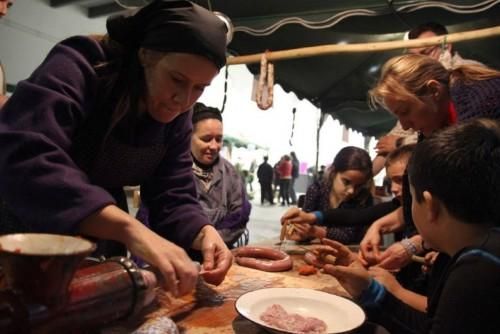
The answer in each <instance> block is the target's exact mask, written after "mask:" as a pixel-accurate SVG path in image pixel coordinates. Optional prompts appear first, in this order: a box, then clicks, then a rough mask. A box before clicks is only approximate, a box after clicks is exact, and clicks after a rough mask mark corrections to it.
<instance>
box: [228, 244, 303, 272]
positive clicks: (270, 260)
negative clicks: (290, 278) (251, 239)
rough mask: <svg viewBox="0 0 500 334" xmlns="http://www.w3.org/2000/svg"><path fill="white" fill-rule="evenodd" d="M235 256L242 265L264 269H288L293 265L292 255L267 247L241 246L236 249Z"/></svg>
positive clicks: (270, 270)
mask: <svg viewBox="0 0 500 334" xmlns="http://www.w3.org/2000/svg"><path fill="white" fill-rule="evenodd" d="M235 258H236V263H238V264H239V265H240V266H243V267H249V268H253V269H258V270H262V271H269V272H277V271H286V270H290V269H292V267H293V261H292V258H291V257H290V255H288V254H286V253H284V252H282V251H279V250H276V249H272V248H267V247H248V246H247V247H240V248H238V249H236V253H235Z"/></svg>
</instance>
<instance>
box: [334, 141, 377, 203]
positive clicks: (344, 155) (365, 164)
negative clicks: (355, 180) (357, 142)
mask: <svg viewBox="0 0 500 334" xmlns="http://www.w3.org/2000/svg"><path fill="white" fill-rule="evenodd" d="M348 170H358V171H360V172H361V173H363V174H365V176H366V180H367V181H366V187H363V188H361V189H360V191H359V193H358V194H357V195H356V196H355V199H356V201H358V202H359V203H361V204H363V205H364V204H366V203H368V201H369V200H370V199H371V198H372V197H371V189H370V188H371V187H372V186H373V179H372V176H373V174H372V173H373V172H372V160H371V158H370V156H369V155H368V152H366V151H365V150H363V149H361V148H359V147H355V146H347V147H344V148H343V149H341V150H340V151H339V152H338V153H337V155H336V156H335V158H334V159H333V162H332V164H331V165H330V167H329V168H328V172H327V173H326V179H325V180H326V183H327V186H328V189H331V188H332V184H333V180H334V178H335V175H336V174H337V173H342V172H345V171H348ZM353 199H354V198H353Z"/></svg>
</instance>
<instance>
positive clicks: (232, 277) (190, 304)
mask: <svg viewBox="0 0 500 334" xmlns="http://www.w3.org/2000/svg"><path fill="white" fill-rule="evenodd" d="M292 257H293V259H294V265H293V269H292V270H290V271H286V272H281V273H269V272H263V271H260V270H255V269H250V268H245V267H241V266H239V265H238V264H236V263H234V264H233V266H232V267H231V269H230V270H229V272H228V274H227V276H226V279H225V280H224V282H223V283H222V284H221V285H219V286H217V287H215V286H211V285H208V284H206V283H204V282H203V281H201V280H200V282H198V285H197V288H196V290H195V293H194V294H193V295H190V296H186V297H183V298H180V299H173V298H170V297H169V296H168V295H166V294H162V295H160V296H159V298H158V299H159V303H158V305H156V306H155V307H153V309H151V310H149V311H148V313H147V314H146V315H145V316H144V317H142V318H141V319H136V320H135V321H129V322H128V323H127V324H124V325H123V326H120V328H122V329H123V333H130V332H131V331H132V330H133V329H134V328H137V327H138V326H140V325H141V323H143V322H144V321H146V322H148V321H155V319H157V318H158V317H161V316H168V317H170V318H172V319H173V320H174V321H175V323H176V324H177V326H178V328H179V331H180V332H181V333H189V334H203V333H221V334H222V333H238V334H260V333H262V334H264V333H267V332H266V331H264V330H263V329H262V328H261V327H259V326H257V325H255V324H253V323H252V322H250V321H249V320H246V319H245V318H243V317H241V316H239V315H238V313H237V312H236V309H235V301H236V299H238V297H239V296H241V295H242V294H244V293H246V292H249V291H253V290H257V289H263V288H271V287H273V288H276V287H289V288H311V289H316V290H320V291H324V292H328V293H332V294H336V295H342V296H346V295H347V293H346V292H345V291H344V290H343V288H342V287H341V286H340V285H339V283H338V282H337V280H336V279H335V278H334V277H332V276H330V275H327V274H322V273H319V272H318V273H317V274H314V275H310V276H302V275H299V274H298V272H297V268H298V267H299V266H301V265H302V264H304V261H303V256H302V255H297V254H296V255H292ZM118 329H119V328H115V331H112V332H110V333H120V332H121V331H120V330H118Z"/></svg>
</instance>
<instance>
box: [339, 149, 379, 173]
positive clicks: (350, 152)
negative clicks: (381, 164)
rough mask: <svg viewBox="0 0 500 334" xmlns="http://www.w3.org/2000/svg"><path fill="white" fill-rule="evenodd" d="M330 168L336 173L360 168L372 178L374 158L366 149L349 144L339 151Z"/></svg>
mask: <svg viewBox="0 0 500 334" xmlns="http://www.w3.org/2000/svg"><path fill="white" fill-rule="evenodd" d="M330 169H331V170H332V171H333V172H334V173H341V172H345V171H347V170H359V171H361V172H362V173H364V174H366V176H367V177H368V178H371V177H372V160H371V159H370V156H369V155H368V152H366V151H365V150H363V149H361V148H359V147H355V146H347V147H344V148H343V149H341V150H340V151H339V152H338V153H337V155H336V156H335V158H334V159H333V162H332V165H331V166H330Z"/></svg>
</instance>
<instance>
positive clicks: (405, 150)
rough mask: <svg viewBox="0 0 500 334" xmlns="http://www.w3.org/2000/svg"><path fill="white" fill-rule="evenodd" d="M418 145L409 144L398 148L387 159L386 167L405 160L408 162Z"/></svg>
mask: <svg viewBox="0 0 500 334" xmlns="http://www.w3.org/2000/svg"><path fill="white" fill-rule="evenodd" d="M415 146H416V144H408V145H402V146H399V147H397V148H396V149H395V150H394V151H392V152H391V153H389V154H388V155H387V157H386V158H385V167H389V166H390V165H392V164H393V163H394V162H396V161H399V160H403V159H405V160H406V161H407V162H408V160H409V159H410V157H411V155H412V153H413V151H414V150H415Z"/></svg>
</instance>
